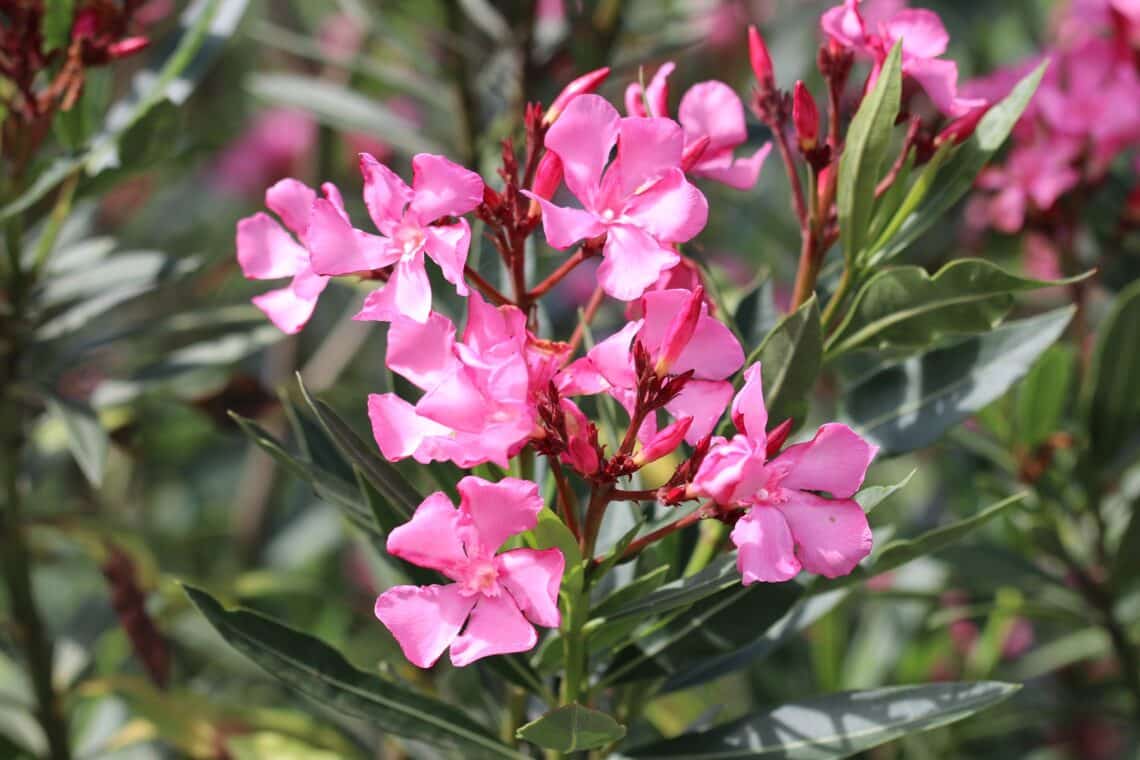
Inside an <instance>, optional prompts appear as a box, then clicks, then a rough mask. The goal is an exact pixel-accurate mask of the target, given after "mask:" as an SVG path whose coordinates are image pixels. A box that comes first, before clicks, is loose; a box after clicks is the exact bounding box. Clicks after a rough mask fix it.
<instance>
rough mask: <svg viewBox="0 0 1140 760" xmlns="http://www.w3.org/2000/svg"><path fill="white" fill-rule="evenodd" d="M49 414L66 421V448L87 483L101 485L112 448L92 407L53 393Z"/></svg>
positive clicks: (48, 407)
mask: <svg viewBox="0 0 1140 760" xmlns="http://www.w3.org/2000/svg"><path fill="white" fill-rule="evenodd" d="M45 403H46V405H47V410H48V413H49V414H51V416H52V417H55V418H56V419H57V420H59V421H60V422H62V423H63V425H64V427H65V428H66V430H67V447H68V449H70V450H71V455H72V456H73V457H75V463H76V464H78V465H79V469H80V470H82V471H83V474H84V476H86V478H87V480H88V482H90V483H91V485H92V486H94V487H95V488H98V487H99V486H100V485H101V484H102V482H103V471H104V470H105V468H106V466H107V452H108V451H109V450H110V448H111V441H110V438H109V437H108V436H107V431H106V430H105V429H104V428H103V425H102V423H100V422H99V417H98V416H97V415H96V414H95V411H94V410H93V409H91V407H89V406H86V405H85V404H80V403H78V402H76V401H69V400H65V399H62V398H59V397H55V396H50V397H48V398H47V399H46V400H45Z"/></svg>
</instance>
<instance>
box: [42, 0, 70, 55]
mask: <svg viewBox="0 0 1140 760" xmlns="http://www.w3.org/2000/svg"><path fill="white" fill-rule="evenodd" d="M74 13H75V0H44V20H43V37H44V43H43V44H44V52H45V53H50V52H51V51H53V50H55V49H56V48H62V47H67V42H68V40H69V38H70V37H71V19H72V16H73V15H74Z"/></svg>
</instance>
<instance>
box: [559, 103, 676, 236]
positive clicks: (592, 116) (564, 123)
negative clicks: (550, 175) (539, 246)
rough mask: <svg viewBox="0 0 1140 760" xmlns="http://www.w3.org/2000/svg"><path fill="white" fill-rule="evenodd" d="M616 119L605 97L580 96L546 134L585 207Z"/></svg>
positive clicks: (614, 131)
mask: <svg viewBox="0 0 1140 760" xmlns="http://www.w3.org/2000/svg"><path fill="white" fill-rule="evenodd" d="M620 121H621V116H620V115H619V114H618V112H617V109H615V108H614V107H613V106H612V105H610V103H609V101H607V100H606V99H605V98H603V97H601V96H600V95H593V94H587V95H580V96H578V97H577V98H575V99H574V100H572V101H571V102H570V105H568V106H566V110H565V111H563V112H562V115H561V116H559V117H558V120H557V121H555V122H554V125H553V126H552V127H551V128H550V131H549V132H547V133H546V147H547V148H548V149H549V150H552V151H554V152H555V153H557V154H558V157H559V158H560V159H561V160H562V170H563V173H564V176H565V180H566V185H567V186H568V187H569V188H570V191H571V192H572V193H574V195H575V196H577V197H578V200H580V201H582V203H583V204H585V205H586V206H590V205H591V203H592V201H593V197H594V194H595V192H596V190H597V189H598V186H599V185H600V184H601V179H602V169H604V168H605V165H606V162H608V161H609V157H610V151H611V150H612V149H613V147H614V143H615V142H617V136H618V124H619V123H620ZM678 155H679V154H678ZM552 245H553V244H552Z"/></svg>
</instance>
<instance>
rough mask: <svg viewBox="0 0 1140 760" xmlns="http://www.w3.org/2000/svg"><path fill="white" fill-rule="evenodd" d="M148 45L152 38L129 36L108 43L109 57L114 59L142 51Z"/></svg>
mask: <svg viewBox="0 0 1140 760" xmlns="http://www.w3.org/2000/svg"><path fill="white" fill-rule="evenodd" d="M148 47H150V40H149V39H147V38H146V37H127V38H126V39H123V40H119V41H118V42H112V43H111V44H110V45H108V46H107V57H108V58H110V59H111V60H112V61H114V60H118V59H120V58H126V57H128V56H132V55H135V54H136V53H140V52H142V51H143V50H145V49H146V48H148Z"/></svg>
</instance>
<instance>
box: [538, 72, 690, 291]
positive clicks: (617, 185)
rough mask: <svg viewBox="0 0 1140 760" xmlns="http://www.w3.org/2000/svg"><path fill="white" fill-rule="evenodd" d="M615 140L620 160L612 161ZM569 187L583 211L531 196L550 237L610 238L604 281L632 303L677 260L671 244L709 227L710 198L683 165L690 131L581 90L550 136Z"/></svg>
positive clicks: (561, 240) (557, 240) (556, 240)
mask: <svg viewBox="0 0 1140 760" xmlns="http://www.w3.org/2000/svg"><path fill="white" fill-rule="evenodd" d="M615 144H617V146H618V149H617V158H615V159H614V160H613V162H610V165H609V169H608V170H606V164H607V162H609V156H610V151H611V150H612V149H613V147H614V145H615ZM546 148H547V150H550V151H553V152H554V153H555V154H557V155H558V158H559V159H560V160H561V161H562V169H563V172H564V176H565V181H566V185H567V186H568V187H569V188H570V191H571V192H572V193H574V195H575V196H576V197H577V198H578V200H579V201H581V203H582V205H583V207H584V208H581V209H575V208H565V207H562V206H556V205H554V204H553V203H551V202H549V201H547V200H545V199H543V198H539V197H537V196H535V195H533V194H529V193H528V195H530V197H531V198H534V199H536V200H537V201H538V203H539V205H540V206H541V207H542V224H543V229H544V230H545V232H546V240H547V242H548V243H550V245H552V246H553V247H555V248H557V249H559V250H562V249H565V248H569V247H570V246H571V245H573V244H574V243H576V242H577V241H579V240H585V239H588V238H594V237H597V236H599V235H602V234H605V235H606V242H605V247H604V248H603V249H602V255H603V257H604V260H603V262H602V265H601V266H600V267H599V268H598V281H599V283H600V284H601V286H602V288H604V289H605V291H606V292H607V293H609V294H610V295H611V296H613V297H615V298H618V299H621V300H623V301H630V300H633V299H634V298H637V297H638V296H640V295H641V294H642V293H643V292H645V289H646V288H647V287H649V286H650V285H652V284H653V283H654V282H655V281H656V280H657V278H658V277H659V276H660V275H661V273H662V272H663V271H665V270H666V269H668V268H669V267H671V266H673V265H674V264H676V263H677V261H678V260H679V256H678V254H677V252H676V251H675V250H674V249H673V247H672V246H673V244H675V243H684V242H686V241H688V240H690V239H692V238H693V236H695V235H696V234H697V233H698V232H700V231H701V229H703V228H704V226H705V222H706V221H707V220H708V202H707V201H706V200H705V197H704V195H702V194H701V192H700V191H699V190H697V188H695V187H694V186H693V185H691V184H690V183H689V182H688V180H686V179H685V175H684V172H682V171H681V169H680V162H681V152H682V150H683V148H684V134H683V133H682V131H681V128H680V127H679V126H678V125H677V124H676V123H675V122H673V121H670V120H669V119H641V118H625V119H623V118H621V116H620V115H619V114H618V112H617V111H616V110H615V109H614V107H613V106H611V105H610V104H609V103H608V102H606V100H605V99H604V98H602V97H601V96H598V95H592V94H588V95H580V96H578V97H577V98H575V99H574V100H572V101H571V102H570V105H568V106H566V110H565V111H563V112H562V115H561V116H559V117H558V120H557V121H556V122H554V125H553V126H552V127H551V128H550V131H549V132H547V134H546Z"/></svg>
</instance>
